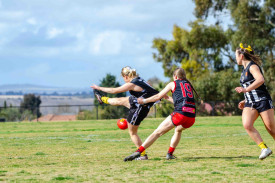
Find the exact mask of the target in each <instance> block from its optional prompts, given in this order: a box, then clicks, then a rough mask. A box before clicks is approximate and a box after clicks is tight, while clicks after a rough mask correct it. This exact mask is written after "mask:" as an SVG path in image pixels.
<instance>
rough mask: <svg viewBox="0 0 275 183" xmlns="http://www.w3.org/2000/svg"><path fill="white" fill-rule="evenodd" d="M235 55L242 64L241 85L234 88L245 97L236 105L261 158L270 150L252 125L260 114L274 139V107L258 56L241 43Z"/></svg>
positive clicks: (266, 155)
mask: <svg viewBox="0 0 275 183" xmlns="http://www.w3.org/2000/svg"><path fill="white" fill-rule="evenodd" d="M235 55H236V60H237V63H238V65H242V66H243V72H242V75H241V79H240V83H241V85H242V87H236V88H235V90H236V91H237V92H238V93H244V97H245V100H243V101H241V102H240V103H239V106H238V107H239V108H240V109H242V110H243V112H242V122H243V126H244V128H245V130H246V132H247V133H248V135H249V136H250V137H251V138H252V140H253V141H254V142H256V144H258V146H259V147H260V148H261V154H260V156H259V159H261V160H263V159H265V158H266V157H268V156H269V155H271V154H272V151H271V150H270V149H269V148H268V147H267V146H266V144H265V143H264V141H263V139H262V137H261V135H260V133H259V132H258V131H257V130H256V129H255V128H254V126H253V125H254V122H255V120H256V119H257V118H258V116H261V118H262V121H263V123H264V125H265V128H266V130H267V131H268V133H269V134H270V135H271V136H272V137H273V139H274V140H275V120H274V107H273V105H272V100H271V97H270V95H269V93H268V91H267V89H266V86H265V84H264V76H263V73H262V70H261V68H260V66H261V59H260V57H259V56H258V55H255V54H254V51H253V50H252V48H251V47H250V46H248V48H244V47H243V44H242V43H241V44H240V48H238V49H237V50H236V52H235Z"/></svg>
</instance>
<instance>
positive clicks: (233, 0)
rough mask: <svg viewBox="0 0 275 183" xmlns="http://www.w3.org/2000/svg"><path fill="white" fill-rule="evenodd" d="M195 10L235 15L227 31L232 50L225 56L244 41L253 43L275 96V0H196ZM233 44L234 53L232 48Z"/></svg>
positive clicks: (207, 15) (202, 15)
mask: <svg viewBox="0 0 275 183" xmlns="http://www.w3.org/2000/svg"><path fill="white" fill-rule="evenodd" d="M194 2H195V4H196V9H195V14H196V16H197V17H198V18H201V19H204V20H207V19H208V18H212V17H215V18H216V21H217V22H219V21H220V18H219V17H223V16H227V15H228V14H229V15H230V17H231V20H232V25H229V26H228V29H227V30H225V31H224V34H225V35H226V36H227V45H228V46H227V48H226V50H227V51H228V52H227V54H226V55H225V56H228V58H233V57H234V51H235V49H236V48H237V47H238V46H239V43H240V42H243V43H246V44H249V45H251V46H252V48H253V49H254V50H255V52H256V53H257V54H260V56H261V58H262V61H263V68H264V71H265V80H266V84H267V85H268V86H269V91H271V95H272V97H273V98H275V88H274V87H273V86H275V57H274V52H275V1H274V0H265V1H260V0H208V1H204V0H194ZM229 48H231V53H230V52H229V51H230V50H229Z"/></svg>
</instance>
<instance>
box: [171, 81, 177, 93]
mask: <svg viewBox="0 0 275 183" xmlns="http://www.w3.org/2000/svg"><path fill="white" fill-rule="evenodd" d="M174 83H175V88H174V90H173V91H172V93H174V92H175V90H176V86H177V83H176V81H174Z"/></svg>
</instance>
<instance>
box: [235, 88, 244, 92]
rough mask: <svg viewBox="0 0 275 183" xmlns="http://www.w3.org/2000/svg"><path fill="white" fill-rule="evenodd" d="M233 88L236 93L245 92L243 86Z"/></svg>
mask: <svg viewBox="0 0 275 183" xmlns="http://www.w3.org/2000/svg"><path fill="white" fill-rule="evenodd" d="M235 90H236V92H238V93H245V92H246V89H245V88H243V87H236V88H235Z"/></svg>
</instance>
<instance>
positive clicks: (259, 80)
mask: <svg viewBox="0 0 275 183" xmlns="http://www.w3.org/2000/svg"><path fill="white" fill-rule="evenodd" d="M249 71H250V73H251V74H252V75H253V77H254V78H255V81H254V82H253V83H252V84H251V85H250V86H249V87H247V88H243V87H236V88H235V90H236V91H237V92H238V93H245V92H250V91H251V90H254V89H256V88H258V87H259V86H261V85H262V84H263V83H264V77H263V75H262V73H261V71H260V69H259V67H258V66H256V65H252V66H251V67H250V69H249Z"/></svg>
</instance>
